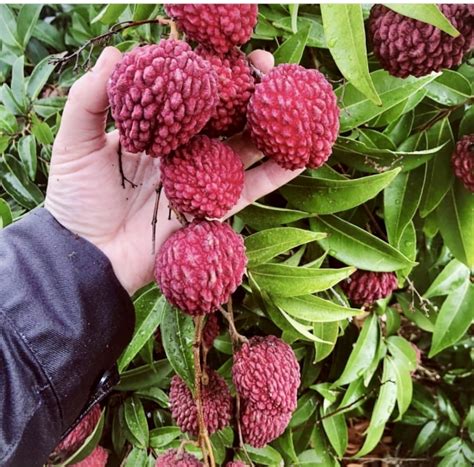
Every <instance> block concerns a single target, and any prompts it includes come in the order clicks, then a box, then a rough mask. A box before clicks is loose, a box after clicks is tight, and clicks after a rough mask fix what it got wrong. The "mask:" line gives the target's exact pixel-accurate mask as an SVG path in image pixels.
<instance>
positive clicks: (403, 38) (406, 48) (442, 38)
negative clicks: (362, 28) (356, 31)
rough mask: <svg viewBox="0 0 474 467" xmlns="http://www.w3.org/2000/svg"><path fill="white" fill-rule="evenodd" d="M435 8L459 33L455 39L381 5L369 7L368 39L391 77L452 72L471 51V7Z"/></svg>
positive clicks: (435, 28) (473, 10)
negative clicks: (451, 69) (449, 69)
mask: <svg viewBox="0 0 474 467" xmlns="http://www.w3.org/2000/svg"><path fill="white" fill-rule="evenodd" d="M438 8H439V9H440V10H441V12H442V13H443V14H444V15H445V16H446V17H447V18H448V19H449V21H450V22H451V23H452V24H453V26H454V27H455V28H456V29H457V30H458V31H459V32H460V35H459V36H458V37H452V36H450V35H449V34H446V33H445V32H443V31H441V30H440V29H438V28H437V27H435V26H432V25H431V24H428V23H424V22H423V21H418V20H415V19H412V18H408V17H406V16H403V15H401V14H399V13H396V12H395V11H393V10H391V9H389V8H387V7H385V6H383V5H375V6H373V7H372V9H371V11H370V16H369V24H368V25H369V37H370V38H371V41H372V44H373V48H374V53H375V55H376V56H377V58H378V59H379V61H380V64H381V66H382V67H383V68H384V69H385V70H387V71H388V72H389V73H390V74H391V75H393V76H398V77H400V78H406V77H407V76H409V75H412V76H424V75H427V74H429V73H431V72H432V71H439V70H441V69H442V68H453V67H455V66H457V65H459V64H460V63H461V61H462V57H463V55H464V54H465V53H466V52H467V51H468V50H470V49H471V48H472V46H473V37H474V36H473V34H474V33H473V24H474V7H473V6H472V5H461V4H458V5H448V4H444V5H438Z"/></svg>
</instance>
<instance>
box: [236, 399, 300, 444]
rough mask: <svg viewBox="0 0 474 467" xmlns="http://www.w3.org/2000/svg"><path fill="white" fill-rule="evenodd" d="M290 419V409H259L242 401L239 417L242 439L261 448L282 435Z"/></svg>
mask: <svg viewBox="0 0 474 467" xmlns="http://www.w3.org/2000/svg"><path fill="white" fill-rule="evenodd" d="M290 419H291V411H287V410H286V411H280V410H277V409H274V410H270V411H268V410H265V409H264V410H261V409H259V408H258V406H255V405H254V404H252V403H248V404H245V403H244V409H243V411H242V414H241V418H240V425H241V428H242V436H243V438H244V441H245V442H246V443H248V444H250V445H251V446H253V447H255V448H261V447H263V446H265V445H266V444H268V443H270V442H271V441H273V440H274V439H276V438H278V437H279V436H280V435H282V434H283V432H284V431H285V429H286V427H287V426H288V423H289V422H290Z"/></svg>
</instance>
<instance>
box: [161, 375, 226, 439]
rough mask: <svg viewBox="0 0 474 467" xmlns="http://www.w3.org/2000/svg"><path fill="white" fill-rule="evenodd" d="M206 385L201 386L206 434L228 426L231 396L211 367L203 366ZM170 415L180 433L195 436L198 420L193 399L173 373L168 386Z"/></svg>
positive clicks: (221, 379)
mask: <svg viewBox="0 0 474 467" xmlns="http://www.w3.org/2000/svg"><path fill="white" fill-rule="evenodd" d="M206 374H207V384H206V385H204V384H203V385H202V392H201V396H202V403H203V412H204V422H205V423H206V427H207V431H208V433H209V434H212V433H215V432H216V431H218V430H222V428H225V427H226V426H227V425H229V422H230V419H231V417H232V396H231V395H230V391H229V388H228V387H227V384H226V382H225V380H224V378H222V376H220V375H219V374H218V373H216V372H215V371H214V370H211V369H206ZM170 409H171V415H172V417H173V419H174V421H175V422H176V424H177V425H178V426H179V428H180V429H181V431H182V432H184V433H189V434H191V435H193V436H197V435H198V433H199V423H198V419H197V408H196V402H195V401H194V398H193V395H192V393H191V391H190V390H189V388H188V386H187V385H186V383H185V382H184V381H183V380H182V379H181V378H180V377H179V376H177V375H175V376H173V378H172V380H171V386H170Z"/></svg>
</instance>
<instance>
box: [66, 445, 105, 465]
mask: <svg viewBox="0 0 474 467" xmlns="http://www.w3.org/2000/svg"><path fill="white" fill-rule="evenodd" d="M108 458H109V452H108V451H107V450H105V449H104V448H103V447H102V446H97V447H96V448H95V449H94V450H93V451H92V452H91V453H90V454H89V455H88V456H87V457H86V458H85V459H83V460H82V461H81V462H79V463H78V464H73V465H74V466H75V467H105V466H106V465H107V459H108Z"/></svg>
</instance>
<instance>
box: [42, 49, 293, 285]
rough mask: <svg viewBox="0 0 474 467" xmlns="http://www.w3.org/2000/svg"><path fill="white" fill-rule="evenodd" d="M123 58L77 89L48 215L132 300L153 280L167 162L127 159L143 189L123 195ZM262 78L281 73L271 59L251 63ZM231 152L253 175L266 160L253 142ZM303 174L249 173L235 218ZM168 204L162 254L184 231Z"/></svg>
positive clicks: (111, 59)
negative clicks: (115, 102)
mask: <svg viewBox="0 0 474 467" xmlns="http://www.w3.org/2000/svg"><path fill="white" fill-rule="evenodd" d="M120 59H121V53H120V52H119V51H118V50H117V49H115V48H114V47H107V48H106V49H105V50H104V51H103V52H102V54H101V56H100V57H99V59H98V60H97V63H96V65H95V67H94V68H93V69H92V70H91V71H89V72H88V73H86V74H85V75H84V76H83V77H82V78H80V79H79V80H78V81H76V83H74V85H73V86H72V87H71V90H70V92H69V96H68V100H67V102H66V106H65V109H64V113H63V117H62V122H61V127H60V129H59V131H58V134H57V137H56V140H55V142H54V146H53V154H52V160H51V167H50V174H49V182H48V190H47V194H46V201H45V207H46V208H47V209H48V210H49V211H50V212H51V214H52V215H53V216H54V217H55V218H56V219H57V220H58V222H59V223H61V224H62V225H63V226H64V227H66V228H67V229H69V230H70V231H72V232H73V233H75V234H77V235H80V236H81V237H83V238H85V239H87V240H89V241H90V242H91V243H93V244H94V245H95V246H97V247H98V248H99V249H100V250H101V251H102V252H103V253H104V254H105V255H106V256H107V257H108V258H109V260H110V262H111V263H112V266H113V269H114V272H115V274H116V276H117V278H118V279H119V281H120V283H121V284H122V285H123V287H124V288H125V289H126V290H127V291H128V293H129V294H133V293H134V292H135V291H136V290H137V289H139V288H140V287H142V286H143V285H145V284H147V283H148V282H150V281H151V280H152V279H153V266H154V256H153V254H152V225H151V221H152V217H153V209H154V204H155V198H156V196H155V189H156V187H157V185H158V183H159V180H160V168H159V166H160V161H159V159H154V158H151V157H149V156H147V155H145V154H129V153H126V152H123V154H122V163H123V172H124V174H125V176H126V177H127V178H128V179H129V180H131V181H133V182H134V183H135V184H136V185H137V186H136V187H132V185H131V184H129V183H126V184H125V188H123V187H122V180H121V175H120V171H119V155H118V150H119V134H118V131H117V130H115V131H112V132H110V133H106V132H105V126H106V120H107V113H108V107H109V102H108V98H107V92H106V87H107V81H108V79H109V77H110V75H111V74H112V71H113V69H114V66H115V64H116V63H117V62H119V61H120ZM249 59H250V60H251V62H252V63H253V64H254V66H256V67H257V68H259V69H260V70H261V71H262V72H267V71H269V70H270V69H271V68H272V66H273V56H272V55H271V54H270V53H268V52H264V51H254V52H252V53H251V54H250V55H249ZM229 144H231V145H232V146H233V148H234V149H235V150H236V151H237V152H238V153H239V155H240V156H241V158H242V161H243V163H244V165H245V167H246V168H248V167H250V166H251V165H252V164H254V163H255V162H256V161H258V160H259V159H261V158H262V157H263V154H262V153H260V152H259V151H258V150H257V149H256V148H255V147H254V146H253V144H252V143H251V142H250V141H249V140H248V138H246V137H245V136H242V135H240V136H237V137H234V138H232V139H231V140H230V141H229ZM300 172H301V170H299V171H289V170H285V169H282V168H280V167H279V166H278V165H277V164H275V163H274V162H273V161H267V162H264V163H263V164H261V165H259V166H258V167H255V168H252V169H249V170H247V171H246V173H245V185H244V190H243V192H242V196H241V198H240V199H239V201H238V203H237V205H236V206H235V207H234V208H233V209H232V211H231V212H230V213H228V215H227V217H229V216H231V215H232V214H235V213H236V212H238V211H239V210H241V209H243V208H244V207H246V206H248V205H249V204H251V203H252V202H254V201H255V200H257V199H258V198H260V197H262V196H264V195H266V194H268V193H270V192H272V191H274V190H276V189H277V188H279V187H280V186H282V185H284V184H285V183H287V182H288V181H290V180H291V179H293V178H294V177H296V176H297V175H298V174H299V173H300ZM168 214H169V210H168V200H167V199H166V196H165V195H164V193H162V194H161V197H160V203H159V207H158V217H157V231H156V249H157V250H158V249H159V248H160V246H161V244H162V243H163V242H164V241H165V240H166V239H167V238H168V237H169V236H170V235H171V234H172V233H173V232H174V231H175V230H177V229H178V228H179V227H180V224H179V222H178V220H177V219H176V218H175V217H174V216H172V218H171V219H170V220H168Z"/></svg>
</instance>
